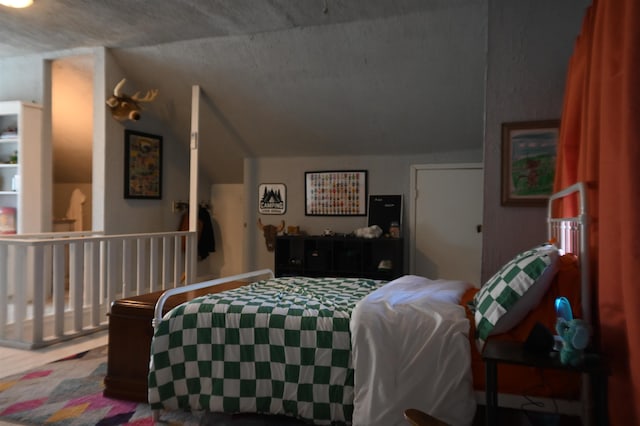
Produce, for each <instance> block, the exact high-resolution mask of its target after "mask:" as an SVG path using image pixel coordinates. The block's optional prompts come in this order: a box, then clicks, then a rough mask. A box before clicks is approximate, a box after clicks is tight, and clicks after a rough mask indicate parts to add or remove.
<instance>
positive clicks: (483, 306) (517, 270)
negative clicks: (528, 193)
mask: <svg viewBox="0 0 640 426" xmlns="http://www.w3.org/2000/svg"><path fill="white" fill-rule="evenodd" d="M559 257H560V256H559V253H558V248H557V247H555V246H554V245H551V244H543V245H541V246H539V247H535V248H533V249H531V250H527V251H525V252H522V253H520V254H518V255H517V256H515V257H514V258H513V259H512V260H511V261H509V262H508V263H507V264H505V265H504V266H503V267H502V268H501V269H500V271H498V272H497V273H496V274H495V275H494V276H493V277H491V279H489V281H487V282H486V283H485V284H484V285H483V286H482V288H481V289H480V291H478V293H476V295H475V297H474V305H475V322H476V339H477V342H478V347H479V348H480V349H482V346H484V342H485V341H486V340H487V338H488V337H489V336H490V335H492V334H499V333H505V332H507V331H509V330H511V329H512V328H513V327H515V326H516V325H518V323H519V322H520V321H522V319H523V318H524V317H525V316H526V315H527V314H528V313H529V311H531V310H532V309H534V308H535V307H536V306H538V304H539V303H540V300H541V299H542V297H543V296H544V294H545V293H546V292H547V290H548V289H549V286H550V285H551V281H552V280H553V277H554V276H555V274H556V272H557V271H558V259H559Z"/></svg>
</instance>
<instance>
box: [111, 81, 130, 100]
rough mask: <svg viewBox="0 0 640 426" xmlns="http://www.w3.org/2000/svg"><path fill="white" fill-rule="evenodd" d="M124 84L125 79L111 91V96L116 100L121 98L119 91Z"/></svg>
mask: <svg viewBox="0 0 640 426" xmlns="http://www.w3.org/2000/svg"><path fill="white" fill-rule="evenodd" d="M126 82H127V79H126V78H123V79H122V80H120V82H119V83H118V84H116V87H115V88H114V89H113V96H115V97H116V98H119V97H121V96H122V94H121V93H120V91H121V90H122V86H124V83H126Z"/></svg>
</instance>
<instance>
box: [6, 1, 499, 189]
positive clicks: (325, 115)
mask: <svg viewBox="0 0 640 426" xmlns="http://www.w3.org/2000/svg"><path fill="white" fill-rule="evenodd" d="M486 3H487V2H486V1H485V0H200V1H198V0H135V1H132V0H100V1H93V0H91V1H89V0H36V1H35V4H34V6H33V7H32V8H29V9H23V10H11V9H4V8H3V9H2V10H0V58H3V57H4V58H8V57H12V56H21V55H25V54H31V53H40V52H49V51H57V50H65V49H71V48H76V47H92V46H105V47H109V48H111V51H112V54H113V56H114V57H115V59H116V61H117V63H118V64H119V66H120V67H121V68H122V70H123V72H124V74H125V75H124V77H126V78H127V79H128V81H129V83H127V84H128V85H130V86H128V88H129V90H130V91H135V90H145V89H148V88H158V89H159V90H160V96H158V99H157V101H156V102H154V103H153V104H151V105H149V106H148V110H149V111H150V113H153V114H154V115H155V116H157V117H158V118H159V119H160V120H162V121H163V122H165V123H168V124H170V126H171V129H172V130H171V132H170V133H171V134H170V135H167V136H168V137H169V138H176V139H180V140H181V141H182V142H184V143H186V141H187V140H188V135H189V122H190V105H191V86H192V85H194V84H197V85H199V86H200V87H201V88H202V93H203V97H202V101H203V102H202V107H201V108H202V109H201V120H200V123H201V140H202V141H203V143H202V144H201V148H202V149H203V158H204V159H205V160H204V165H205V168H206V170H208V172H209V175H210V176H211V178H212V179H213V180H214V181H216V182H240V181H241V180H242V158H244V157H261V156H316V155H325V156H326V155H361V154H367V155H389V154H400V155H416V154H430V153H434V152H442V151H455V150H473V149H478V150H479V149H481V146H482V121H483V112H482V111H483V97H484V91H483V90H484V89H483V87H484V72H485V60H486V31H487V29H486V26H487V24H486V23H487V17H486V14H487V12H486V7H487V5H486ZM127 92H128V91H127ZM143 120H144V118H143ZM140 124H141V125H142V126H144V123H143V122H142V121H141V122H140ZM147 130H149V131H152V129H147Z"/></svg>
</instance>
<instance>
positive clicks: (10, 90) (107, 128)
mask: <svg viewBox="0 0 640 426" xmlns="http://www.w3.org/2000/svg"><path fill="white" fill-rule="evenodd" d="M78 55H94V59H95V63H94V66H95V74H94V92H93V98H94V115H93V125H94V133H93V142H94V147H93V183H94V185H93V195H94V196H93V200H94V205H93V207H94V208H93V217H92V220H91V222H92V223H93V229H94V230H101V231H105V232H107V233H111V234H118V233H134V232H160V231H170V230H171V231H172V230H175V229H176V228H177V223H176V219H175V217H174V215H173V213H172V211H171V202H172V201H173V200H176V199H182V200H184V199H188V195H189V189H188V187H189V183H188V171H189V166H188V164H189V149H188V146H187V145H186V144H184V143H182V142H180V141H181V140H185V139H187V138H188V135H184V137H179V136H177V135H173V134H171V133H170V132H169V130H168V128H167V126H166V125H165V124H164V123H163V122H161V121H159V120H157V119H156V118H155V117H153V116H152V115H151V114H147V115H146V116H143V118H142V120H140V121H139V122H137V123H134V124H132V123H120V122H116V121H115V120H113V119H112V118H111V116H110V114H109V112H108V110H107V108H106V106H105V100H106V97H107V96H109V95H110V94H111V93H112V92H113V87H114V86H115V84H116V83H117V82H118V81H119V80H120V79H121V78H122V76H123V71H122V68H121V67H120V66H119V65H118V64H117V63H116V62H115V61H114V60H113V58H112V57H111V55H110V54H109V51H108V50H107V49H74V50H69V51H59V52H49V53H46V54H39V55H30V56H25V57H18V58H8V59H6V58H2V59H0V75H1V76H2V78H1V79H0V100H3V101H5V100H26V101H33V102H36V103H40V104H43V106H44V114H45V117H44V119H43V122H44V123H45V127H47V128H45V129H44V131H43V134H44V136H43V141H44V143H48V144H51V128H50V126H51V112H50V111H51V109H50V108H51V93H50V89H51V83H50V81H48V79H49V78H50V68H51V67H50V65H49V61H52V60H55V59H59V58H63V57H67V56H78ZM131 84H132V87H131V88H132V89H137V85H136V83H135V82H131ZM140 90H142V88H141V89H140ZM181 107H184V108H190V104H189V105H184V106H181ZM168 119H170V117H168ZM125 128H131V129H134V130H139V131H144V132H147V133H153V134H159V135H162V136H163V137H164V145H163V149H164V164H163V198H162V200H126V199H124V130H125ZM49 171H51V170H49ZM202 179H203V182H204V183H203V184H202V187H203V188H204V189H203V190H202V196H201V197H200V198H201V199H205V200H206V199H208V197H209V186H210V181H209V180H207V179H206V178H204V177H203V178H202ZM49 182H51V180H49ZM52 191H53V190H52V188H47V189H45V191H44V192H45V193H46V197H47V198H48V200H49V201H48V204H47V203H46V202H45V203H44V204H45V205H48V206H52V203H51V201H50V200H51V196H52ZM45 201H46V200H45ZM52 210H53V207H50V208H48V212H51V211H52ZM48 216H49V217H51V216H52V215H51V213H49V215H48ZM49 222H51V221H49Z"/></svg>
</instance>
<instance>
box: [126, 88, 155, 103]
mask: <svg viewBox="0 0 640 426" xmlns="http://www.w3.org/2000/svg"><path fill="white" fill-rule="evenodd" d="M156 96H158V89H152V90H147V94H146V95H145V96H144V98H141V97H140V92H136V94H135V95H133V96H132V97H131V99H133V100H134V101H136V102H151V101H152V100H154V99H155V98H156Z"/></svg>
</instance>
